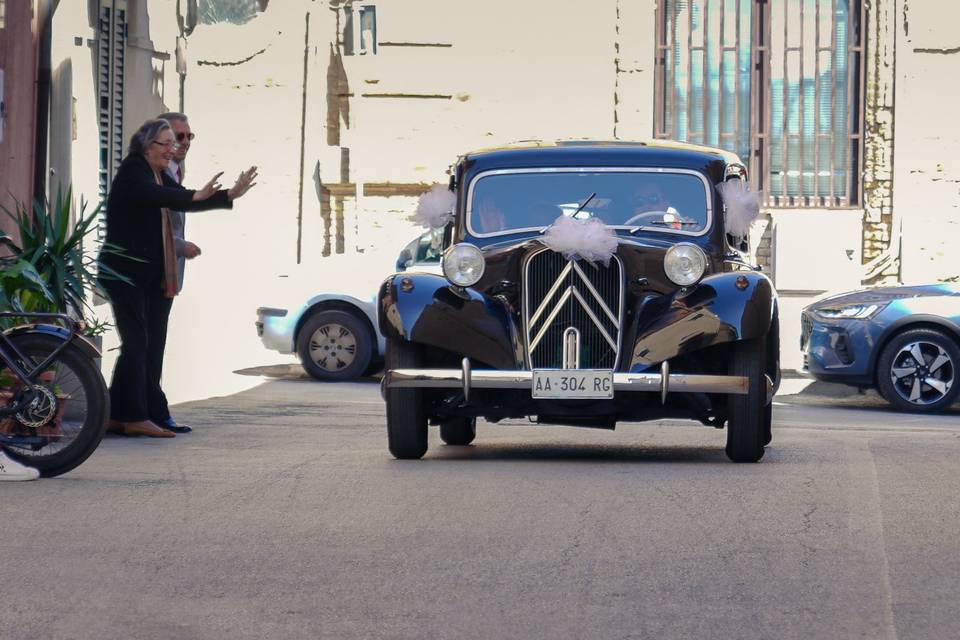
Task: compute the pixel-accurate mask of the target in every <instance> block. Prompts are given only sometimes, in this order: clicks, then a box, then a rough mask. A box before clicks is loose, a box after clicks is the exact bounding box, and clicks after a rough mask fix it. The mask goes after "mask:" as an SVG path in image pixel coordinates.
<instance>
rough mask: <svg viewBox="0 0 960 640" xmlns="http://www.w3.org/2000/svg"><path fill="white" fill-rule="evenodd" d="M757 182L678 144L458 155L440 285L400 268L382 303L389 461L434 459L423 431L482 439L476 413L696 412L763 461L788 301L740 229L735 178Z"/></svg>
mask: <svg viewBox="0 0 960 640" xmlns="http://www.w3.org/2000/svg"><path fill="white" fill-rule="evenodd" d="M745 180H746V171H745V169H744V167H743V165H742V164H741V163H740V161H739V159H738V158H737V157H736V156H735V155H733V154H731V153H728V152H725V151H721V150H718V149H712V148H706V147H697V146H692V145H685V144H679V143H672V142H659V143H623V142H589V143H588V142H578V143H571V142H567V143H550V144H545V143H531V144H528V145H519V146H512V147H507V148H499V149H493V150H486V151H480V152H475V153H469V154H466V155H464V156H462V157H461V158H460V159H459V160H458V162H457V163H456V165H455V167H454V169H453V172H452V177H451V180H450V192H451V193H449V194H447V195H448V196H449V198H450V200H449V205H450V208H451V209H452V216H451V217H450V218H449V220H448V221H445V220H443V219H442V218H441V219H440V221H441V222H440V223H443V222H446V228H445V236H444V255H443V272H444V275H434V274H425V273H411V272H405V273H397V274H395V275H393V276H391V277H389V278H387V280H386V281H384V283H383V284H382V286H381V288H380V292H379V298H378V309H377V313H378V320H379V324H380V330H381V331H382V332H383V335H384V336H385V338H386V341H387V345H386V372H385V376H384V380H383V395H384V398H385V400H386V413H387V432H388V436H389V448H390V452H391V453H392V454H393V455H394V456H395V457H397V458H420V457H422V456H423V455H424V453H425V452H426V450H427V428H428V424H438V425H439V426H440V436H441V439H442V440H443V441H444V442H446V443H447V444H453V445H466V444H470V443H471V442H472V441H473V439H474V437H475V435H476V428H475V423H476V419H477V418H478V417H482V418H484V419H486V420H488V421H491V422H497V421H498V420H501V419H504V418H517V417H524V416H527V417H530V418H531V419H533V420H535V421H536V422H538V423H544V424H563V425H575V426H585V427H601V428H607V429H612V428H614V427H615V425H616V423H617V422H618V421H629V420H650V419H659V418H667V417H669V418H675V417H683V418H692V419H695V420H699V421H700V422H702V423H703V424H705V425H708V426H710V427H715V428H718V429H719V428H723V427H724V425H726V427H727V439H726V452H727V455H728V456H729V458H730V459H731V460H734V461H738V462H755V461H757V460H760V458H761V457H762V456H763V452H764V447H765V446H766V445H767V444H769V442H770V440H771V429H770V420H771V398H772V395H773V393H774V391H775V388H776V386H777V384H778V382H779V338H778V335H779V331H778V317H777V296H776V292H775V290H774V288H773V286H772V284H771V283H770V280H769V279H768V278H767V277H766V276H765V275H763V274H761V273H759V272H758V271H757V270H755V269H754V268H752V267H750V266H749V264H748V261H747V260H746V259H745V256H744V254H742V253H741V252H740V251H739V250H738V248H739V249H742V248H743V245H742V244H741V240H742V239H741V238H738V237H734V236H733V235H731V233H730V229H731V227H733V226H736V227H740V228H743V227H744V222H743V220H742V219H739V220H737V221H733V220H731V212H732V211H733V210H734V209H736V212H737V213H739V212H740V210H741V209H742V207H741V206H740V205H738V204H736V203H734V202H732V201H731V198H727V197H726V193H727V190H726V189H725V188H724V187H726V186H727V185H726V184H725V183H727V182H729V181H737V182H738V184H736V185H735V186H736V187H737V190H739V192H740V193H741V195H742V194H746V195H747V196H750V195H752V194H750V193H749V192H747V189H746V187H745V186H744V185H745V183H744V182H743V181H745ZM718 185H723V186H722V187H720V188H718ZM721 191H722V192H723V193H724V194H725V195H724V197H721V195H720V192H721ZM733 222H736V224H732V223H733ZM561 232H562V233H561Z"/></svg>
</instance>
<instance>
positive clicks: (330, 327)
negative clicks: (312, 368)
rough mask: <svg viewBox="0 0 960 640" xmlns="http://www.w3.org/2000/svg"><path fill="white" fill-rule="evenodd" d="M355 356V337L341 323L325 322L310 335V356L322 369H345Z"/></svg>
mask: <svg viewBox="0 0 960 640" xmlns="http://www.w3.org/2000/svg"><path fill="white" fill-rule="evenodd" d="M356 357H357V337H356V336H355V335H353V332H352V331H350V329H348V328H346V327H345V326H343V325H342V324H333V323H332V324H325V325H323V326H322V327H320V328H319V329H317V330H316V331H314V332H313V335H312V336H310V358H311V359H312V360H313V361H314V362H315V363H316V364H317V366H318V367H320V368H321V369H323V370H324V371H341V370H343V369H346V368H347V367H349V366H350V365H351V364H353V361H354V360H355V359H356Z"/></svg>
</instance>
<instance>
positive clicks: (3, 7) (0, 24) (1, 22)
mask: <svg viewBox="0 0 960 640" xmlns="http://www.w3.org/2000/svg"><path fill="white" fill-rule="evenodd" d="M6 24H7V1H6V0H0V29H3V28H4V27H5V26H6Z"/></svg>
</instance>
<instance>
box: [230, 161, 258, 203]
mask: <svg viewBox="0 0 960 640" xmlns="http://www.w3.org/2000/svg"><path fill="white" fill-rule="evenodd" d="M256 179H257V168H256V167H250V168H249V169H247V170H246V171H244V172H243V173H241V174H240V175H239V176H238V177H237V181H236V182H234V183H233V186H232V187H230V189H229V190H228V191H227V197H228V198H230V199H231V200H236V199H237V198H239V197H241V196H242V195H243V194H245V193H246V192H247V191H249V190H250V187H252V186H254V185H255V184H257V183H256V182H254V180H256Z"/></svg>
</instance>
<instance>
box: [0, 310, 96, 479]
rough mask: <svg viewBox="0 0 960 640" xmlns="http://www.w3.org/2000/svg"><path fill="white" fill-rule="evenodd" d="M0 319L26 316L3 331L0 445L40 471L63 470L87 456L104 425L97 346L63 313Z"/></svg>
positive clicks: (47, 473)
mask: <svg viewBox="0 0 960 640" xmlns="http://www.w3.org/2000/svg"><path fill="white" fill-rule="evenodd" d="M2 318H17V319H18V322H19V319H23V320H25V321H27V322H25V323H23V324H18V325H17V326H14V327H12V328H9V329H6V330H4V331H3V332H2V333H0V447H2V449H3V450H4V451H5V452H6V454H7V455H8V456H10V457H11V458H14V459H16V460H18V461H19V462H21V463H23V464H25V465H27V466H30V467H34V468H35V469H37V470H38V471H39V472H40V475H41V476H44V477H52V476H57V475H60V474H63V473H66V472H68V471H70V470H71V469H74V468H76V467H77V466H78V465H80V464H81V463H83V461H84V460H86V459H87V458H89V457H90V455H91V454H92V453H93V452H94V451H95V450H96V448H97V446H98V445H99V444H100V441H101V440H102V439H103V435H104V433H105V431H106V429H107V418H108V417H109V415H110V396H109V394H108V392H107V385H106V382H105V381H104V379H103V375H102V374H101V373H100V368H99V367H98V366H97V362H96V361H97V359H98V358H99V357H100V351H99V349H98V348H97V347H96V346H95V345H94V344H93V343H92V342H90V341H89V340H88V339H87V338H85V337H84V336H83V335H81V334H80V333H79V330H80V325H79V324H78V323H77V322H76V321H75V320H74V319H72V318H70V317H69V316H67V315H64V314H58V313H18V312H2V313H0V319H2Z"/></svg>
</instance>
